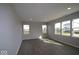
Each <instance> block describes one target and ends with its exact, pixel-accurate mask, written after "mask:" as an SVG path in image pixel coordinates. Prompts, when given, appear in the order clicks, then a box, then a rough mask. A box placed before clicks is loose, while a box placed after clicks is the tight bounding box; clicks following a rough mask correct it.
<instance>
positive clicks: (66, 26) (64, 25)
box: [62, 20, 70, 36]
mask: <svg viewBox="0 0 79 59" xmlns="http://www.w3.org/2000/svg"><path fill="white" fill-rule="evenodd" d="M62 35H65V36H70V20H69V21H64V22H62Z"/></svg>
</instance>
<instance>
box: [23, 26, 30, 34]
mask: <svg viewBox="0 0 79 59" xmlns="http://www.w3.org/2000/svg"><path fill="white" fill-rule="evenodd" d="M29 29H30V28H29V25H23V30H24V34H29Z"/></svg>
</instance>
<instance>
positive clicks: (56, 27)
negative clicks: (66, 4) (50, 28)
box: [55, 23, 61, 34]
mask: <svg viewBox="0 0 79 59" xmlns="http://www.w3.org/2000/svg"><path fill="white" fill-rule="evenodd" d="M60 32H61V31H60V23H56V24H55V34H60Z"/></svg>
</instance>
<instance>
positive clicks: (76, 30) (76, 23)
mask: <svg viewBox="0 0 79 59" xmlns="http://www.w3.org/2000/svg"><path fill="white" fill-rule="evenodd" d="M72 36H73V37H79V19H74V20H73V21H72Z"/></svg>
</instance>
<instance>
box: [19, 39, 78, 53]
mask: <svg viewBox="0 0 79 59" xmlns="http://www.w3.org/2000/svg"><path fill="white" fill-rule="evenodd" d="M18 55H79V49H78V48H74V47H71V46H68V45H64V44H61V43H58V42H54V41H52V42H48V41H43V40H39V39H30V40H23V42H22V44H21V47H20V49H19V52H18Z"/></svg>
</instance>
